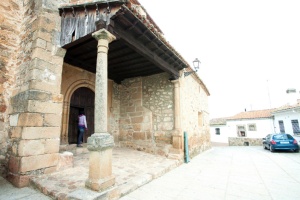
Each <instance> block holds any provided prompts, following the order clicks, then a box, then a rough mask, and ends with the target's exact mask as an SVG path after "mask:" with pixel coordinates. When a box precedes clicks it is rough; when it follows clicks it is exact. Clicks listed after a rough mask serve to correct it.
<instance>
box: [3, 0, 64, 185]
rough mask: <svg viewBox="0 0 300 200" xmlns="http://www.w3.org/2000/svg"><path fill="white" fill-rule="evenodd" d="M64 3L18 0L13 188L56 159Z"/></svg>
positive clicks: (12, 123)
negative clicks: (18, 31)
mask: <svg viewBox="0 0 300 200" xmlns="http://www.w3.org/2000/svg"><path fill="white" fill-rule="evenodd" d="M64 2H66V1H64V0H60V1H40V0H27V1H21V2H20V5H22V7H21V8H20V10H21V16H20V17H21V18H22V22H21V23H20V24H18V26H19V27H20V34H19V37H20V41H21V42H20V44H18V47H19V51H18V52H19V53H18V58H17V63H16V65H17V66H16V70H15V75H16V79H15V84H16V85H15V88H14V90H13V92H12V95H11V99H10V106H9V112H10V132H9V136H10V146H9V148H8V156H7V157H8V159H9V161H8V171H9V174H8V180H9V181H11V182H12V183H13V184H14V185H15V186H17V187H24V186H26V185H28V183H29V177H30V175H31V174H40V173H49V172H52V171H54V170H55V169H56V165H57V162H58V158H59V155H58V150H59V141H60V140H59V136H60V128H61V127H60V126H61V114H62V99H63V98H62V95H61V94H60V86H61V73H62V64H63V57H64V54H65V50H63V49H61V48H59V33H60V17H59V14H58V6H59V4H60V3H64Z"/></svg>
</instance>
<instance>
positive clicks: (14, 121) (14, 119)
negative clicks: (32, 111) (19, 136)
mask: <svg viewBox="0 0 300 200" xmlns="http://www.w3.org/2000/svg"><path fill="white" fill-rule="evenodd" d="M18 120H19V114H14V115H10V117H9V125H10V126H17V125H18Z"/></svg>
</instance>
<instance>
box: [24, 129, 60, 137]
mask: <svg viewBox="0 0 300 200" xmlns="http://www.w3.org/2000/svg"><path fill="white" fill-rule="evenodd" d="M59 137H60V127H24V128H23V131H22V139H26V140H32V139H43V138H44V139H48V138H53V139H54V138H59Z"/></svg>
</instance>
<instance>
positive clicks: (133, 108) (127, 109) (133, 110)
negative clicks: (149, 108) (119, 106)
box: [126, 106, 135, 112]
mask: <svg viewBox="0 0 300 200" xmlns="http://www.w3.org/2000/svg"><path fill="white" fill-rule="evenodd" d="M126 112H135V107H134V106H132V107H127V108H126Z"/></svg>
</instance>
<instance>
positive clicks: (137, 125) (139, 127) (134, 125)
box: [132, 124, 142, 131]
mask: <svg viewBox="0 0 300 200" xmlns="http://www.w3.org/2000/svg"><path fill="white" fill-rule="evenodd" d="M132 128H133V130H134V131H141V130H142V128H141V124H133V125H132Z"/></svg>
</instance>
